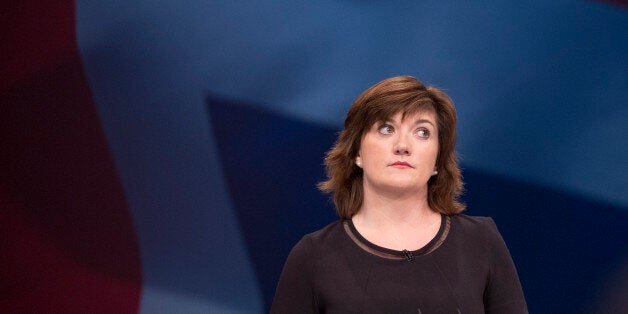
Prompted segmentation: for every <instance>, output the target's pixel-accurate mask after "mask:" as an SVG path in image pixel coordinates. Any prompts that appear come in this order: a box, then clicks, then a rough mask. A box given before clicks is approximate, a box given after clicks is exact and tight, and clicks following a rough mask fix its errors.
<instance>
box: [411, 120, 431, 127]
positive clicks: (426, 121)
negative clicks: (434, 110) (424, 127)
mask: <svg viewBox="0 0 628 314" xmlns="http://www.w3.org/2000/svg"><path fill="white" fill-rule="evenodd" d="M421 123H429V124H431V125H432V126H433V127H436V126H435V125H434V123H432V121H430V120H428V119H418V120H416V121H415V122H414V124H415V125H417V124H421Z"/></svg>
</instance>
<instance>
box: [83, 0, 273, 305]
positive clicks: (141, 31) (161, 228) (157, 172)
mask: <svg viewBox="0 0 628 314" xmlns="http://www.w3.org/2000/svg"><path fill="white" fill-rule="evenodd" d="M181 5H183V4H181ZM170 13H171V12H170V11H168V10H167V8H163V7H161V6H160V5H159V4H148V3H142V2H138V1H113V2H111V1H110V2H86V1H79V3H78V11H77V16H78V19H77V20H78V26H77V29H78V39H79V45H80V52H81V56H82V58H83V62H84V66H85V69H86V72H87V76H88V79H89V83H90V86H91V88H92V91H93V93H94V98H95V101H96V104H97V107H98V111H99V114H100V117H101V121H102V124H103V128H104V130H105V133H106V137H107V139H108V141H109V144H110V147H111V150H112V153H113V155H114V158H115V161H116V165H117V167H118V170H119V174H120V177H121V180H122V183H123V186H124V189H125V191H126V194H127V198H128V203H129V206H130V208H131V210H132V215H133V218H134V221H135V225H136V230H137V234H138V237H139V242H140V249H141V257H142V266H143V269H142V271H143V282H144V287H143V292H144V293H143V295H142V300H141V310H142V312H143V313H173V312H178V311H183V312H186V313H208V312H220V313H224V312H226V313H230V312H231V313H255V312H261V311H263V303H262V299H261V295H260V291H259V288H258V286H257V281H256V278H255V274H254V273H253V271H252V267H251V264H250V261H249V257H248V253H247V250H246V248H245V245H244V242H243V239H242V236H241V234H240V232H239V225H238V223H237V220H236V217H235V216H234V214H233V211H232V209H231V203H230V199H229V197H228V193H227V191H226V189H225V186H224V184H223V176H222V172H221V167H220V165H219V161H218V159H217V154H216V151H215V148H214V147H215V143H214V137H213V136H212V134H211V130H210V127H209V125H208V120H209V117H208V115H207V109H206V107H205V104H204V93H203V87H202V84H201V83H202V81H201V76H200V75H199V73H202V71H200V69H199V68H197V67H196V66H194V64H193V63H191V62H190V55H189V50H190V47H189V46H182V45H180V42H188V38H187V37H186V36H185V34H184V33H182V32H183V31H184V29H183V28H184V26H185V25H184V24H181V23H179V24H177V23H176V22H175V20H173V18H172V17H170ZM188 45H191V43H188Z"/></svg>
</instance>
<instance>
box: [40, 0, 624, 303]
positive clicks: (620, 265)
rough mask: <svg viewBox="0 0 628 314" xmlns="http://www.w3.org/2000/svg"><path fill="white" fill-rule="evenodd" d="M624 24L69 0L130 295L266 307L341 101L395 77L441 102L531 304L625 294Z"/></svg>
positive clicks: (491, 9) (563, 17) (511, 6)
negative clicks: (106, 159)
mask: <svg viewBox="0 0 628 314" xmlns="http://www.w3.org/2000/svg"><path fill="white" fill-rule="evenodd" d="M626 29H628V11H627V10H626V7H625V6H622V5H616V4H615V5H613V4H609V3H604V2H595V1H576V0H555V1H525V2H517V1H485V2H483V3H482V4H476V3H472V2H464V3H461V2H459V1H395V2H394V3H379V2H374V1H316V2H312V1H255V2H243V1H199V0H190V1H170V2H155V1H146V0H132V1H129V0H125V1H122V0H114V1H104V2H102V1H101V2H98V1H77V2H76V36H77V41H78V50H79V53H80V60H81V64H82V67H83V70H84V72H85V74H86V77H87V81H88V83H89V89H90V90H91V94H92V96H93V99H94V102H95V105H96V110H97V114H98V118H99V121H100V124H101V127H102V129H103V131H104V135H105V138H106V141H107V143H108V145H109V150H110V152H111V154H112V156H113V161H114V163H115V169H116V171H117V176H118V177H119V179H120V182H121V185H122V188H123V192H124V196H125V198H126V202H127V205H128V208H129V211H130V214H131V216H132V221H133V227H134V231H135V233H136V235H137V241H138V243H139V244H138V246H139V259H140V262H141V274H142V276H141V277H142V279H141V281H142V283H141V285H142V287H141V300H140V311H141V312H143V313H168V312H187V313H207V312H230V313H251V312H264V311H266V310H267V309H268V306H269V303H270V302H271V300H272V296H273V293H274V289H275V285H276V282H277V279H278V276H279V273H280V271H281V268H282V266H283V262H284V260H285V258H286V256H287V254H288V252H289V250H290V248H291V247H292V245H294V244H295V243H296V241H298V239H299V238H300V237H301V236H302V235H303V234H305V233H307V232H311V231H314V230H316V229H318V228H320V227H322V226H324V225H325V224H327V223H329V222H331V221H333V220H334V219H337V218H336V216H335V213H334V210H333V207H332V205H331V203H330V201H329V199H328V197H327V196H324V195H321V194H320V193H319V192H318V191H317V190H316V188H315V184H316V183H317V182H319V181H320V180H321V179H322V178H323V174H324V169H323V166H322V158H323V154H324V152H325V151H326V150H327V149H329V147H330V146H331V145H332V144H333V142H334V139H335V135H336V132H337V131H339V129H340V127H341V125H342V121H343V119H344V115H345V113H346V110H347V109H348V107H349V106H350V104H351V102H352V100H353V99H354V98H355V97H356V96H357V95H358V94H359V93H360V92H361V91H362V90H364V89H365V88H367V87H369V86H371V85H372V84H374V83H376V82H378V81H380V80H382V79H384V78H387V77H390V76H394V75H413V76H416V77H418V78H419V79H420V80H422V81H424V82H426V83H427V84H431V85H436V86H439V87H441V88H444V89H445V90H446V91H447V92H448V94H449V95H450V96H451V97H452V98H453V100H454V102H455V103H456V107H457V110H458V114H459V121H460V123H459V134H460V136H459V142H458V149H459V152H460V156H461V161H462V167H463V168H464V172H463V174H464V177H465V181H466V186H467V193H466V195H465V201H466V202H467V204H468V214H473V215H489V216H492V217H494V218H495V220H496V222H497V225H498V227H499V228H500V231H501V232H502V234H503V236H504V238H505V240H506V242H507V244H508V245H509V248H510V250H511V253H512V255H513V258H514V260H515V263H516V265H517V268H518V270H519V274H520V277H521V282H522V284H523V288H524V293H525V294H526V297H527V301H528V304H529V308H530V311H531V312H532V313H557V312H563V313H572V312H582V313H584V312H590V311H605V310H606V311H609V312H612V311H615V310H618V309H621V308H626V306H628V305H627V304H626V300H625V296H626V295H628V291H627V289H628V288H627V283H628V254H627V253H628V251H627V250H626V243H627V242H628V241H627V240H628V236H627V235H626V230H628V193H627V192H628V148H627V145H626V138H627V137H628V127H627V125H626V122H625V121H626V120H627V118H628V107H626V106H625V104H627V103H628V75H626V73H628V37H626ZM43 79H46V78H43Z"/></svg>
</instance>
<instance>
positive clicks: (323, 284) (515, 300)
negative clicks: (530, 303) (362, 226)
mask: <svg viewBox="0 0 628 314" xmlns="http://www.w3.org/2000/svg"><path fill="white" fill-rule="evenodd" d="M485 312H486V313H508V314H512V313H527V307H526V303H525V299H524V297H523V292H522V290H521V284H520V283H519V278H518V276H517V271H516V269H515V265H514V263H513V261H512V258H511V257H510V253H509V252H508V249H507V248H506V244H505V243H504V241H503V239H502V237H501V235H500V234H499V231H497V227H496V226H495V223H494V222H493V220H492V219H491V218H487V217H470V216H466V215H453V216H444V215H443V216H442V222H441V226H440V229H439V231H438V233H437V234H436V236H435V237H434V239H432V241H430V242H429V243H428V244H427V245H426V246H424V247H423V248H421V249H419V250H416V251H405V250H404V251H396V250H391V249H386V248H383V247H380V246H377V245H375V244H373V243H371V242H369V241H368V240H366V239H365V238H364V237H362V236H361V235H360V233H359V232H358V231H357V230H356V229H355V227H354V226H353V223H352V222H351V221H350V220H344V221H336V222H333V223H331V224H329V225H328V226H327V227H325V228H323V229H321V230H319V231H316V232H314V233H311V234H308V235H306V236H304V237H303V238H302V239H301V241H299V243H297V244H296V245H295V247H294V248H293V249H292V252H290V255H289V256H288V260H287V261H286V264H285V266H284V269H283V271H282V273H281V277H280V279H279V284H278V286H277V291H276V293H275V299H274V301H273V305H272V308H271V313H485Z"/></svg>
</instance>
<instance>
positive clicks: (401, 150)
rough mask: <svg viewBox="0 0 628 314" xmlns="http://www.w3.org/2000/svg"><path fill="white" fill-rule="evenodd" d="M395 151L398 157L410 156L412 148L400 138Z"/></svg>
mask: <svg viewBox="0 0 628 314" xmlns="http://www.w3.org/2000/svg"><path fill="white" fill-rule="evenodd" d="M394 151H395V154H396V155H410V147H408V144H407V143H406V142H405V140H404V139H403V138H399V140H398V141H397V143H396V144H395V147H394Z"/></svg>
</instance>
